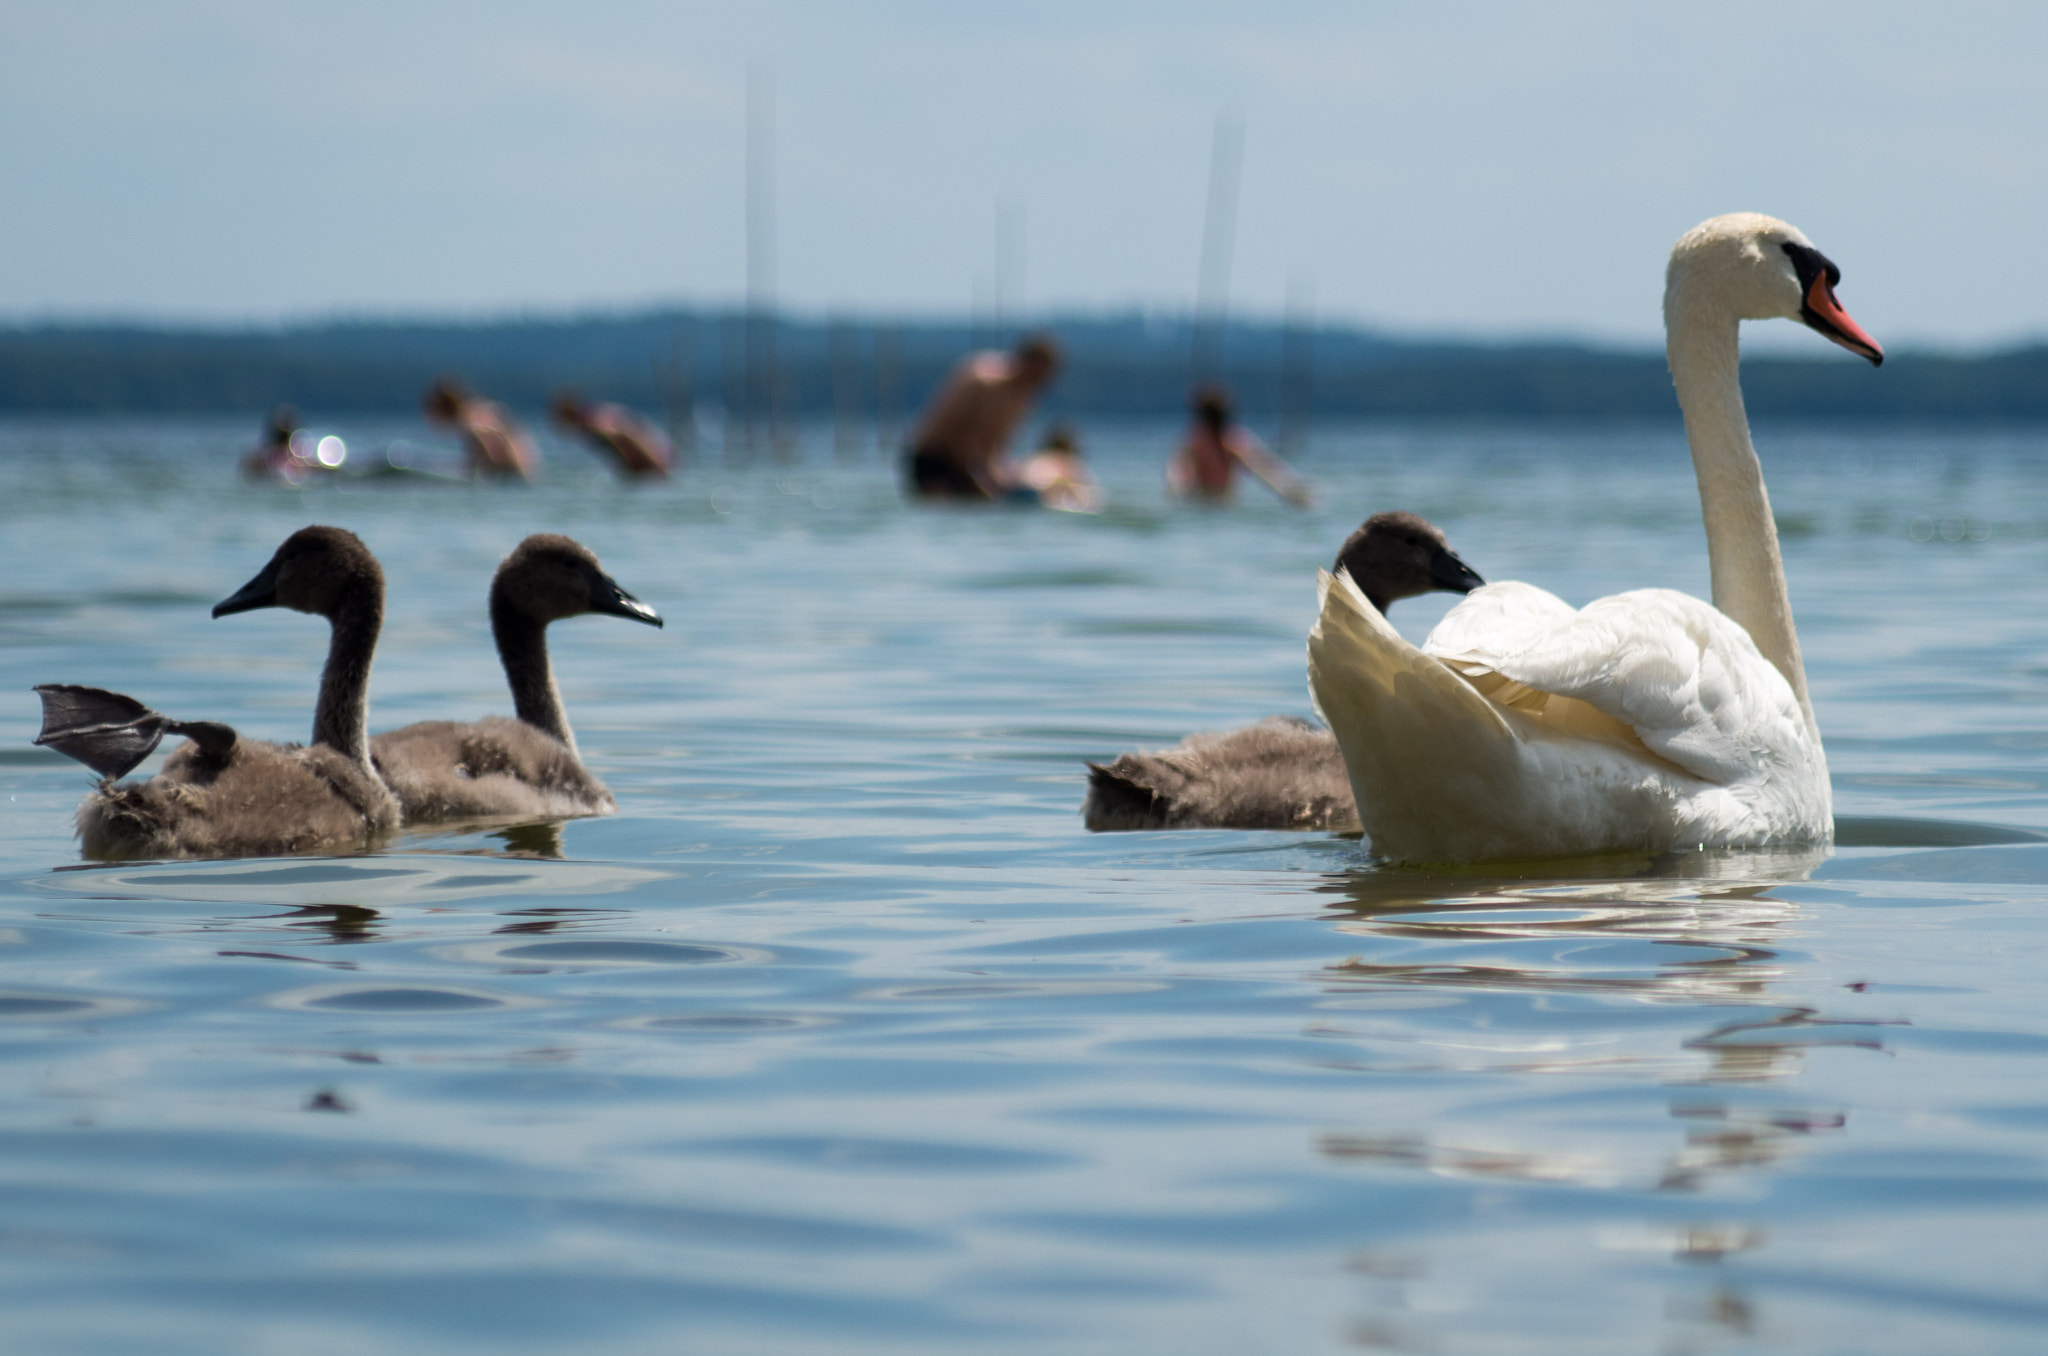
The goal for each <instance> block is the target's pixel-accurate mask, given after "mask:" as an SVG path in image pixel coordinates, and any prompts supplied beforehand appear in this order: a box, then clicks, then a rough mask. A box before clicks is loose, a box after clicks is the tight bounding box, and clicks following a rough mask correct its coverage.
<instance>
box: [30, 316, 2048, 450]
mask: <svg viewBox="0 0 2048 1356" xmlns="http://www.w3.org/2000/svg"><path fill="white" fill-rule="evenodd" d="M1043 328H1045V329H1048V330H1051V331H1052V332H1054V333H1055V334H1057V335H1058V336H1059V338H1060V341H1061V343H1062V344H1063V345H1064V346H1065V349H1066V352H1067V358H1068V363H1067V369H1066V371H1065V373H1064V374H1063V376H1062V377H1061V380H1060V383H1059V385H1058V386H1057V387H1056V388H1055V389H1054V391H1053V392H1052V394H1051V396H1050V397H1049V399H1048V400H1047V402H1046V408H1047V410H1048V412H1049V413H1053V414H1060V413H1067V414H1077V415H1078V414H1087V415H1162V414H1172V413H1174V412H1177V411H1179V410H1180V409H1181V408H1182V407H1183V402H1184V400H1185V396H1186V391H1187V387H1188V384H1189V371H1190V353H1191V350H1192V347H1193V331H1192V327H1191V323H1190V322H1189V321H1188V320H1186V319H1179V320H1162V319H1159V318H1157V317H1151V316H1145V315H1140V314H1135V313H1132V314H1125V315H1108V316H1100V315H1098V316H1066V317H1055V318H1051V319H1048V320H1047V321H1045V322H1044V325H1043ZM1007 337H1009V336H1007V335H1004V336H997V335H994V334H991V333H978V332H977V331H976V330H975V329H974V328H973V327H971V326H969V325H965V324H948V323H942V322H901V323H892V322H877V321H874V320H858V321H844V322H838V321H821V320H806V319H796V318H790V317H782V318H779V319H775V320H772V321H770V320H767V319H763V320H761V321H759V322H757V323H756V324H754V325H753V326H751V327H750V326H749V324H748V321H747V320H746V318H745V317H744V316H741V315H736V314H713V313H702V312H688V311H649V312H644V313H638V314H625V315H612V316H586V317H571V318H543V319H526V318H516V319H502V320H493V321H486V322H476V323H457V322H441V323H437V322H427V321H369V320H361V321H332V322H324V323H319V324H308V325H295V326H287V327H282V328H277V329H261V330H255V329H252V330H237V331H229V330H206V329H197V328H194V329H169V328H150V327H146V326H139V325H61V324H51V325H38V326H19V327H15V328H4V329H0V412H14V413H26V412H47V413H59V412H63V413H81V412H90V411H105V412H131V413H151V412H158V413H161V412H193V413H198V412H208V413H228V412H245V413H255V412H258V411H262V410H266V409H268V408H269V407H271V406H272V405H275V404H278V403H280V402H290V403H292V404H295V405H297V406H299V407H300V408H301V409H302V410H305V411H308V412H310V413H314V414H344V413H367V412H387V411H389V412H400V411H411V410H414V409H416V408H417V402H418V399H419V395H420V391H421V389H422V388H423V387H424V386H425V385H426V384H427V382H429V381H430V380H432V379H433V378H434V377H436V376H438V375H440V374H442V373H451V374H454V375H457V376H460V377H461V378H462V379H463V380H465V381H466V382H468V383H469V384H470V385H471V386H473V387H475V388H476V389H478V390H480V391H483V392H485V393H487V394H489V395H492V396H495V397H497V398H499V399H502V400H505V401H507V402H509V403H510V404H511V405H513V406H514V407H515V408H518V409H521V410H524V411H527V412H528V413H533V412H537V411H538V410H539V409H541V408H542V407H543V406H544V404H545V403H546V400H547V398H548V396H549V394H550V393H551V392H552V391H554V390H555V389H557V388H558V387H561V386H577V387H580V388H581V389H583V390H584V391H585V392H587V393H589V394H591V395H595V396H602V397H605V398H608V399H616V400H623V401H625V402H627V403H628V404H633V405H638V406H642V407H645V408H648V409H652V410H661V409H664V408H674V407H676V406H678V405H682V404H688V403H694V404H695V405H697V406H698V407H699V408H702V407H705V406H710V407H713V408H716V407H721V406H722V407H725V408H729V409H732V410H734V411H741V410H744V409H745V408H746V407H747V405H748V402H749V392H750V391H751V394H752V403H753V405H754V407H755V409H756V410H757V411H758V412H759V417H761V418H764V419H765V418H766V417H767V411H768V407H769V405H770V404H771V402H772V403H773V404H774V406H775V407H776V409H777V410H779V412H780V413H781V414H782V415H784V416H786V417H795V416H818V415H824V414H830V413H833V412H835V411H836V412H838V413H840V414H842V415H843V416H846V417H857V418H861V419H864V420H865V419H874V418H876V417H879V418H880V419H881V421H882V422H883V423H884V424H885V425H890V426H900V425H901V424H902V423H903V422H905V421H906V420H907V419H908V418H909V417H910V416H911V415H912V414H913V413H914V412H915V410H916V409H917V407H918V406H919V405H920V404H921V403H922V402H923V400H924V399H925V397H926V396H927V395H928V394H929V393H930V391H931V389H932V387H933V386H934V385H935V384H936V383H937V382H938V380H939V379H940V377H941V376H943V375H944V373H945V371H946V369H947V367H948V366H950V365H951V364H952V363H953V362H954V361H955V360H956V359H957V358H958V357H959V355H960V354H961V353H963V352H965V351H967V350H968V349H969V348H971V347H974V346H976V345H977V344H981V345H986V344H989V343H993V342H998V341H999V340H1000V339H1003V338H1007ZM750 348H751V349H752V351H753V352H754V354H755V355H756V356H755V360H754V362H753V365H752V366H751V368H750V366H749V360H748V356H747V355H748V351H749V349H750ZM1222 354H1223V358H1222V371H1223V374H1224V376H1225V377H1226V379H1227V380H1228V382H1229V384H1230V385H1231V386H1232V387H1233V389H1235V390H1236V392H1237V394H1238V397H1239V400H1240V402H1241V404H1242V406H1243V408H1244V410H1245V412H1246V414H1247V415H1248V416H1249V417H1251V418H1254V419H1263V420H1268V421H1270V420H1271V419H1273V418H1274V417H1275V416H1278V415H1281V414H1283V413H1285V414H1286V415H1287V416H1288V417H1291V418H1298V417H1303V416H1304V415H1305V414H1308V413H1312V414H1313V415H1314V416H1315V417H1317V418H1327V417H1348V418H1359V417H1365V418H1398V419H1419V420H1433V419H1458V420H1531V419H1536V420H1571V421H1594V420H1668V419H1673V418H1675V417H1676V415H1677V406H1676V404H1675V402H1674V401H1673V399H1672V395H1671V383H1670V379H1669V377H1668V376H1667V375H1666V374H1665V371H1664V361H1663V356H1662V354H1660V353H1656V352H1650V351H1629V350H1615V349H1601V348H1595V347H1589V346H1575V345H1569V344H1557V343H1522V344H1495V345H1488V344H1477V343H1453V342H1421V341H1409V340H1402V339H1396V338H1392V337H1389V336H1387V335H1383V334H1377V333H1373V332H1370V331H1365V330H1358V329H1343V328H1321V329H1316V330H1314V331H1305V330H1304V331H1288V330H1286V329H1284V328H1283V327H1282V326H1279V325H1276V324H1260V323H1257V322H1251V321H1240V322H1234V323H1232V324H1231V325H1230V326H1229V327H1228V329H1227V331H1226V333H1225V336H1224V341H1223V344H1222ZM771 355H772V360H771ZM770 371H772V372H773V373H774V374H775V375H774V378H773V380H772V382H771V381H770V380H769V378H768V377H767V375H766V374H767V373H768V372H770ZM750 372H752V373H753V374H754V375H753V376H752V378H751V380H750V377H749V373H750ZM1743 387H1744V392H1745V395H1746V397H1747V400H1748V404H1749V409H1750V413H1751V414H1752V416H1754V417H1757V418H1762V419H1800V420H1862V421H1885V422H1893V421H1926V422H1958V421H1962V422H1970V423H1980V424H1981V423H2033V422H2042V421H2048V345H2044V346H2033V347H2026V348H2020V349H2014V350H2010V351H2007V352H2003V353H1996V354H1991V355H1986V356H1979V357H1949V356H1941V355H1937V354H1929V353H1901V354H1897V355H1895V356H1894V357H1892V358H1891V359H1890V360H1888V361H1887V362H1886V364H1885V366H1884V368H1883V370H1882V371H1874V370H1872V369H1871V368H1870V367H1868V366H1867V365H1866V364H1863V363H1860V362H1856V361H1854V360H1853V359H1848V358H1846V357H1844V358H1841V359H1830V358H1819V359H1813V360H1795V359H1786V358H1755V359H1751V360H1750V361H1749V362H1747V363H1746V364H1745V365H1744V368H1743Z"/></svg>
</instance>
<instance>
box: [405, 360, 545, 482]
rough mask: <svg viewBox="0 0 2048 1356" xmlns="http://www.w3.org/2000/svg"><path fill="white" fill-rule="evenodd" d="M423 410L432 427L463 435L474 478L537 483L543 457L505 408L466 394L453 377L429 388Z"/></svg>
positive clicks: (422, 405) (468, 393)
mask: <svg viewBox="0 0 2048 1356" xmlns="http://www.w3.org/2000/svg"><path fill="white" fill-rule="evenodd" d="M420 408H421V409H423V410H424V411H425V412H426V416H427V421H428V422H429V423H434V424H450V425H453V426H454V427H455V428H456V429H458V430H459V431H460V432H461V434H462V452H463V457H464V462H465V466H466V469H467V470H468V472H469V474H470V475H472V476H516V477H518V478H519V479H520V480H531V479H533V473H534V469H535V468H536V467H537V466H538V465H539V464H540V457H539V455H538V454H537V453H536V452H535V451H534V450H533V444H532V443H530V442H528V441H527V438H526V435H525V434H524V433H522V432H520V431H519V426H518V425H517V424H515V423H513V422H512V417H511V416H510V415H508V414H506V413H505V407H504V406H503V405H500V404H498V403H497V402H496V401H495V400H485V399H484V398H483V397H482V396H479V395H476V394H474V393H472V392H470V391H468V390H465V389H464V388H463V386H462V384H461V383H460V382H457V381H455V380H454V379H453V378H451V377H443V378H441V379H440V380H439V381H437V382H435V383H434V384H433V385H432V386H429V387H428V388H427V394H426V397H425V399H423V400H422V401H421V402H420Z"/></svg>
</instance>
